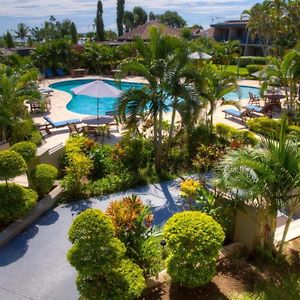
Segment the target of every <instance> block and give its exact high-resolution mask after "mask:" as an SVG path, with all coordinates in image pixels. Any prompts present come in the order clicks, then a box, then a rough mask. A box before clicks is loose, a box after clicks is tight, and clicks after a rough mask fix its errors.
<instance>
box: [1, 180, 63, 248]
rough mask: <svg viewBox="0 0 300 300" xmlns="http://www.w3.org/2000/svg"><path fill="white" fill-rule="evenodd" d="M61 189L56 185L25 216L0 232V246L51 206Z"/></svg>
mask: <svg viewBox="0 0 300 300" xmlns="http://www.w3.org/2000/svg"><path fill="white" fill-rule="evenodd" d="M62 191H63V189H62V187H61V186H57V187H56V188H55V189H53V190H52V191H51V192H50V193H49V194H48V195H46V196H45V197H44V198H43V199H41V200H40V201H39V202H38V203H37V204H36V205H35V206H34V207H33V208H32V210H31V211H30V212H29V213H28V214H27V215H26V216H25V217H23V218H21V219H19V220H17V221H15V222H13V223H12V224H10V225H9V226H8V227H7V228H6V229H4V230H3V231H2V232H0V248H1V247H3V246H4V245H6V244H7V243H8V242H9V241H10V240H12V239H13V238H14V237H15V236H17V235H18V234H19V233H20V232H21V231H22V230H24V229H25V228H26V227H27V226H29V225H30V224H32V223H33V222H34V221H36V220H37V219H38V218H39V217H40V216H41V215H42V214H43V213H45V212H46V211H48V210H49V209H50V208H52V207H53V206H54V205H55V202H56V200H57V199H58V197H59V196H60V194H61V193H62Z"/></svg>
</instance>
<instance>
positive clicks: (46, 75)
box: [44, 69, 54, 77]
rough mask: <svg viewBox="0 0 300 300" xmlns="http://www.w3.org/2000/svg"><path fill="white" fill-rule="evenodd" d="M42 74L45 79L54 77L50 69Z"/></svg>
mask: <svg viewBox="0 0 300 300" xmlns="http://www.w3.org/2000/svg"><path fill="white" fill-rule="evenodd" d="M44 74H45V77H54V73H53V72H52V70H51V69H46V70H45V72H44Z"/></svg>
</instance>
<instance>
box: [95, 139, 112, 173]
mask: <svg viewBox="0 0 300 300" xmlns="http://www.w3.org/2000/svg"><path fill="white" fill-rule="evenodd" d="M112 151H113V148H112V146H110V145H103V146H102V147H98V148H95V149H93V150H92V152H91V154H90V157H91V159H92V160H93V164H94V168H93V171H92V175H93V177H94V178H102V177H105V176H106V175H108V174H109V173H110V172H111V171H112V170H113V169H114V160H113V159H112V157H111V154H112Z"/></svg>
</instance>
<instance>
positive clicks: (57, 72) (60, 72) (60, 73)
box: [56, 68, 66, 76]
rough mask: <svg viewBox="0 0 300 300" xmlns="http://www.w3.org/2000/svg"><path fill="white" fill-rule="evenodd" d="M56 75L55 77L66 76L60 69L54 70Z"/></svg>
mask: <svg viewBox="0 0 300 300" xmlns="http://www.w3.org/2000/svg"><path fill="white" fill-rule="evenodd" d="M56 74H57V76H66V72H65V71H64V70H63V69H61V68H58V69H56Z"/></svg>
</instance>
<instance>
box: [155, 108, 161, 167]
mask: <svg viewBox="0 0 300 300" xmlns="http://www.w3.org/2000/svg"><path fill="white" fill-rule="evenodd" d="M162 121H163V111H162V109H160V110H159V116H158V128H157V131H158V132H157V137H158V138H157V149H156V155H155V168H156V171H157V172H158V173H160V171H161V156H162Z"/></svg>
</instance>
